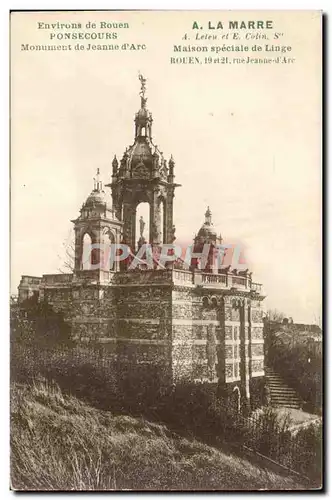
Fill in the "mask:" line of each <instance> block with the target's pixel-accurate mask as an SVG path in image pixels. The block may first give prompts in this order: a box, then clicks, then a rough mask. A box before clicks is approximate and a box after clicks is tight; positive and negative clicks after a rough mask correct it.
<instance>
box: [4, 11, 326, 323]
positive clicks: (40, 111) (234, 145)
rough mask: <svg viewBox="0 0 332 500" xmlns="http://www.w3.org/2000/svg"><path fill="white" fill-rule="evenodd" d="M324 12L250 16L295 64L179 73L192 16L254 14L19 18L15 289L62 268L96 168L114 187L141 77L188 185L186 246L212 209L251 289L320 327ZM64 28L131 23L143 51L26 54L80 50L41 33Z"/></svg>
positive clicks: (177, 213) (15, 19) (181, 234)
mask: <svg viewBox="0 0 332 500" xmlns="http://www.w3.org/2000/svg"><path fill="white" fill-rule="evenodd" d="M319 17H320V15H319V14H318V13H317V12H316V13H313V12H311V13H310V12H288V13H285V12H278V13H271V12H269V13H260V14H259V16H258V15H257V13H255V18H256V19H273V21H274V24H275V27H276V29H275V31H279V32H284V33H285V35H284V38H285V39H284V43H285V44H286V45H291V46H292V56H294V57H295V58H296V62H295V63H294V64H293V65H287V64H284V65H280V64H279V65H273V66H272V65H245V64H242V65H225V64H219V65H218V64H212V65H208V64H203V65H189V64H187V65H180V64H170V57H171V56H174V53H173V45H174V44H176V45H178V44H180V43H182V44H187V43H188V42H184V41H182V42H181V38H182V37H183V35H184V33H189V34H190V36H192V30H191V27H192V23H193V21H198V22H199V23H202V24H204V26H205V25H207V22H208V20H210V19H211V18H212V19H213V20H217V21H218V20H220V19H221V20H223V21H228V20H229V19H251V18H253V14H252V13H251V14H248V13H244V14H242V13H239V12H237V13H236V15H234V13H231V12H229V11H227V12H217V11H214V12H210V13H205V12H177V13H172V12H161V13H153V12H140V13H139V12H122V13H116V12H103V13H93V12H87V13H76V14H74V13H66V12H62V13H29V14H24V13H15V14H14V15H13V16H12V53H11V59H12V107H11V120H12V137H11V199H12V209H11V234H12V255H11V271H12V283H11V289H12V292H13V293H15V292H16V289H17V285H18V283H19V280H20V276H21V275H22V274H29V275H37V276H40V275H42V274H44V273H55V272H57V270H58V268H59V267H60V266H61V259H62V258H63V244H64V242H65V241H66V240H68V237H69V235H70V231H71V228H72V226H73V225H72V223H71V222H70V220H71V219H74V218H76V217H77V215H78V213H79V208H80V207H81V205H82V203H83V202H84V201H85V199H86V197H87V196H88V194H89V193H90V191H91V190H92V187H93V181H92V178H93V176H94V175H95V172H96V169H97V168H100V170H101V176H102V179H103V181H104V182H105V183H106V182H110V176H111V170H112V165H111V163H112V159H113V156H114V154H116V155H117V157H118V158H119V159H120V158H121V157H122V154H123V152H124V150H125V148H126V147H127V146H128V145H130V144H132V143H133V140H134V122H133V119H134V114H135V112H136V111H137V110H138V109H139V105H140V99H139V96H138V93H139V81H138V78H137V75H138V72H139V71H141V72H142V73H143V75H144V76H145V77H146V78H147V97H148V102H147V107H148V109H149V110H150V111H151V112H152V114H153V119H154V122H153V129H152V134H153V140H154V142H155V144H157V145H158V147H159V149H161V151H163V153H164V156H165V157H166V158H167V159H168V158H169V156H170V155H171V154H173V157H174V159H175V162H176V166H175V175H176V182H178V183H179V184H182V187H180V188H178V189H177V191H176V197H175V203H174V223H175V225H176V235H177V237H178V239H179V240H181V241H182V240H188V241H189V240H191V239H192V237H193V235H194V233H195V232H197V231H198V229H199V227H200V226H201V224H202V223H203V220H204V212H205V210H206V206H207V205H209V206H210V208H211V211H212V218H213V222H214V225H215V227H216V229H217V231H218V233H219V232H220V233H221V234H222V236H223V238H224V241H225V242H231V243H232V242H235V241H240V242H242V244H243V245H244V246H245V247H246V256H247V260H248V262H249V267H250V269H251V270H252V271H253V273H254V281H257V282H260V283H263V285H264V290H265V292H266V294H267V298H266V300H265V307H266V308H276V309H278V310H280V311H282V312H284V313H285V314H286V315H288V316H292V317H293V319H294V321H298V322H315V321H317V319H318V317H319V315H320V308H321V56H320V51H321V40H320V19H319ZM58 20H60V21H61V22H72V21H76V22H77V21H81V22H82V23H85V22H87V21H89V20H92V21H94V20H96V21H97V22H99V21H102V20H106V21H108V22H115V21H122V22H129V25H130V29H128V30H118V33H119V35H120V40H119V42H118V43H119V44H121V43H123V42H127V41H128V42H131V43H146V45H147V50H146V51H141V52H137V51H136V52H125V51H118V52H116V51H94V52H92V51H89V52H87V51H81V52H77V51H71V52H70V51H47V52H42V51H38V52H36V51H35V52H32V51H31V52H28V51H21V50H20V47H21V43H30V44H45V43H72V44H73V45H75V43H77V42H75V41H72V42H68V41H66V42H51V41H50V40H49V39H48V37H49V32H45V30H37V29H36V23H37V22H38V21H44V22H56V21H58ZM98 31H100V30H98ZM203 32H204V33H205V31H203ZM308 33H310V36H309V35H308ZM84 43H85V44H87V43H89V41H88V42H84ZM93 43H96V42H93ZM100 43H114V42H113V41H112V40H111V41H107V42H100ZM195 43H196V42H195ZM207 43H208V42H204V43H203V44H207ZM213 43H217V44H222V43H223V42H220V41H219V42H213ZM250 43H256V42H250ZM176 55H177V56H178V55H179V54H176ZM181 55H182V56H188V55H194V56H195V55H196V54H188V53H187V54H186V53H183V54H181ZM203 56H204V54H203ZM244 57H245V56H244ZM59 256H60V257H59Z"/></svg>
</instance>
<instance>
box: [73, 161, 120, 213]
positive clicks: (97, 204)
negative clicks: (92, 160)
mask: <svg viewBox="0 0 332 500" xmlns="http://www.w3.org/2000/svg"><path fill="white" fill-rule="evenodd" d="M80 212H81V215H80V217H81V218H83V219H88V218H96V217H108V218H109V219H114V218H115V214H114V212H113V210H112V205H111V200H110V199H108V197H107V195H106V193H105V191H104V190H103V184H102V181H101V180H100V171H99V168H98V169H97V174H96V177H94V179H93V190H92V191H91V193H90V194H89V196H88V197H87V199H86V201H85V203H83V205H82V208H81V210H80Z"/></svg>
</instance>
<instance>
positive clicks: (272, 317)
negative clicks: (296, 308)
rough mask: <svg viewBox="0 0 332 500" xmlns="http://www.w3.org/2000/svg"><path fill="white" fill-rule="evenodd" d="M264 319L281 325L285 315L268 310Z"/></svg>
mask: <svg viewBox="0 0 332 500" xmlns="http://www.w3.org/2000/svg"><path fill="white" fill-rule="evenodd" d="M266 317H267V319H268V320H269V321H275V322H276V323H282V320H283V319H284V318H285V314H284V313H282V312H281V311H278V309H269V310H268V311H267V313H266Z"/></svg>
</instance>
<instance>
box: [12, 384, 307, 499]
mask: <svg viewBox="0 0 332 500" xmlns="http://www.w3.org/2000/svg"><path fill="white" fill-rule="evenodd" d="M11 400H12V429H11V435H12V448H11V449H12V457H11V459H12V487H13V488H14V489H35V490H38V489H39V490H45V489H47V490H52V489H58V490H59V489H60V490H71V489H73V490H93V489H96V490H98V489H99V490H105V489H135V490H142V489H145V490H163V489H173V490H176V489H207V490H227V489H294V488H298V487H299V485H296V484H295V483H294V482H293V481H292V480H291V479H288V478H285V477H282V476H278V475H277V474H274V473H272V472H269V471H267V470H264V469H262V468H259V467H257V466H255V465H253V464H251V463H250V462H248V461H247V460H242V459H240V458H238V457H236V456H234V455H232V454H225V453H223V452H221V451H218V450H216V449H214V448H212V447H209V446H206V445H204V444H201V443H199V442H197V441H189V440H187V439H184V438H181V437H179V436H175V435H172V434H171V433H170V432H169V431H168V430H167V428H166V427H165V426H162V425H157V424H152V423H150V422H147V421H146V420H143V419H138V418H132V417H129V416H115V415H112V414H111V413H110V412H103V411H100V410H97V409H95V408H92V407H89V406H87V405H85V404H84V403H82V402H81V401H79V400H78V399H76V398H74V397H68V396H64V395H62V394H61V391H60V390H59V388H58V387H56V386H52V385H49V384H47V383H46V382H43V383H41V382H38V383H35V384H34V385H30V386H28V385H18V384H14V385H13V386H12V399H11Z"/></svg>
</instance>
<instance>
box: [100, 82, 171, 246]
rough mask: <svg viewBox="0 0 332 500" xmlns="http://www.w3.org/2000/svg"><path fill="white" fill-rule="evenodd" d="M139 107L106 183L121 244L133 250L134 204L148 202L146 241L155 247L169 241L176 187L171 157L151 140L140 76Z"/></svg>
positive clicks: (150, 124) (150, 116) (150, 118)
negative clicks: (120, 227)
mask: <svg viewBox="0 0 332 500" xmlns="http://www.w3.org/2000/svg"><path fill="white" fill-rule="evenodd" d="M139 80H140V83H141V89H140V94H139V95H140V100H141V102H140V109H139V111H138V112H137V113H136V115H135V120H134V122H135V137H134V144H133V145H132V146H130V147H129V148H127V149H126V151H125V152H124V155H123V157H122V159H121V161H120V164H119V162H118V160H117V158H116V157H114V160H113V163H112V181H111V183H110V184H106V186H108V187H110V188H111V190H112V198H113V207H114V210H115V213H116V216H117V218H118V219H119V220H122V221H123V240H122V241H123V243H126V244H127V245H128V246H129V247H130V248H131V249H132V251H135V249H136V248H137V244H138V241H137V240H138V237H139V235H137V234H136V219H137V206H138V205H139V204H140V203H142V202H143V203H146V202H147V203H148V204H149V207H150V208H149V213H150V223H149V228H148V234H147V242H148V243H150V244H151V245H154V246H159V245H161V244H162V243H172V242H173V241H174V239H175V236H174V233H175V228H174V226H173V198H174V191H175V188H176V187H178V186H180V184H176V183H175V182H174V178H175V176H174V167H175V163H174V160H173V157H172V156H171V158H170V159H169V161H168V163H167V161H166V160H165V158H164V156H163V153H162V152H161V151H160V150H159V148H158V146H156V145H155V144H154V143H153V141H152V123H153V119H152V114H151V113H150V112H149V111H148V109H147V107H146V103H147V98H146V79H145V78H143V76H142V75H139Z"/></svg>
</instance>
